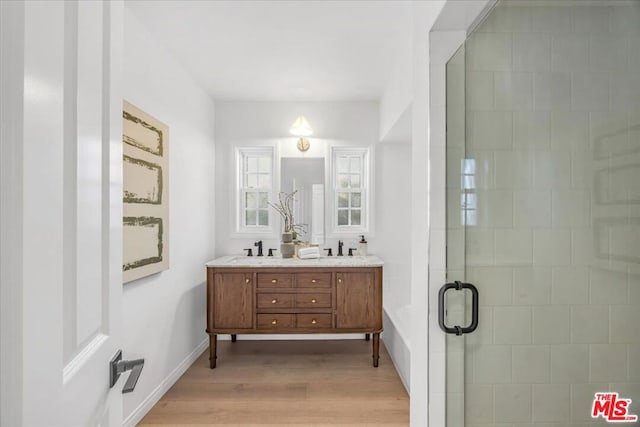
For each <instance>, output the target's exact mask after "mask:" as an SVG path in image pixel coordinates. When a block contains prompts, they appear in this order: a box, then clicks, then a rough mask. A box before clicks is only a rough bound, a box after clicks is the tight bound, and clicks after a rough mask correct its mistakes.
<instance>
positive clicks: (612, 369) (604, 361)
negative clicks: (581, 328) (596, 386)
mask: <svg viewBox="0 0 640 427" xmlns="http://www.w3.org/2000/svg"><path fill="white" fill-rule="evenodd" d="M589 380H590V381H591V382H626V381H627V380H628V378H627V346H626V345H624V344H591V345H590V346H589Z"/></svg>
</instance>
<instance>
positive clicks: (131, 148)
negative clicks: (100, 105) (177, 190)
mask: <svg viewBox="0 0 640 427" xmlns="http://www.w3.org/2000/svg"><path fill="white" fill-rule="evenodd" d="M122 119H123V124H122V145H123V167H122V174H123V186H122V187H123V202H124V203H123V221H122V223H123V227H122V228H123V236H122V237H123V239H122V240H123V242H122V243H123V252H122V254H123V257H122V258H123V260H122V274H123V282H124V283H127V282H131V281H132V280H136V279H139V278H141V277H145V276H148V275H150V274H155V273H158V272H160V271H163V270H167V269H168V268H169V127H168V126H167V125H166V124H164V123H162V122H161V121H160V120H158V119H156V118H155V117H153V116H150V115H149V114H147V113H145V112H144V111H142V110H141V109H139V108H137V107H135V106H133V105H131V104H130V103H128V102H126V101H124V105H123V109H122Z"/></svg>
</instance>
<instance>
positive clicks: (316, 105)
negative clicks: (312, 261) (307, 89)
mask: <svg viewBox="0 0 640 427" xmlns="http://www.w3.org/2000/svg"><path fill="white" fill-rule="evenodd" d="M301 114H302V115H304V116H305V117H306V118H307V120H308V121H309V123H310V124H311V127H312V128H313V130H314V134H313V136H311V137H310V138H309V141H310V143H311V148H310V150H309V151H308V152H307V153H300V152H299V151H298V150H297V149H296V148H295V145H296V138H295V137H294V136H292V135H290V134H289V129H290V127H291V125H292V124H293V121H294V120H295V118H296V117H297V116H298V115H301ZM215 123H216V126H215V128H216V132H215V134H216V187H215V188H216V206H217V207H218V209H217V216H216V256H223V255H232V254H236V255H240V254H242V253H243V251H242V249H243V248H249V247H253V243H254V242H255V240H257V239H258V238H260V239H262V240H263V242H264V247H265V249H266V248H269V247H271V248H279V247H280V241H279V237H278V236H275V235H274V236H272V238H263V237H259V236H249V237H248V238H244V237H238V236H234V227H235V225H234V224H235V222H234V215H235V199H234V197H235V196H234V194H235V193H234V191H235V190H234V182H235V181H234V174H235V171H234V160H233V159H234V157H233V156H234V147H235V146H251V145H259V144H277V145H278V146H279V151H280V154H281V156H283V157H295V156H297V157H325V156H326V155H327V146H328V144H337V145H338V144H343V145H345V144H348V145H355V146H370V145H373V144H375V143H376V142H377V140H378V104H377V103H376V102H299V103H298V102H248V101H243V102H240V101H217V102H216V120H215ZM327 165H328V156H327V157H326V158H325V167H326V166H327ZM374 221H375V219H374ZM343 240H345V247H357V245H356V244H357V239H356V236H355V235H354V236H353V238H350V239H343ZM327 245H330V246H331V247H333V248H334V252H337V240H336V239H328V240H327ZM330 246H325V247H330Z"/></svg>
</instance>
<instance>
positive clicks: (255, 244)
mask: <svg viewBox="0 0 640 427" xmlns="http://www.w3.org/2000/svg"><path fill="white" fill-rule="evenodd" d="M253 246H257V247H258V256H262V240H258V241H257V242H255V243H254V244H253Z"/></svg>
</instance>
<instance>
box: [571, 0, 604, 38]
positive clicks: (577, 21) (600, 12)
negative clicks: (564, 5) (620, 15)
mask: <svg viewBox="0 0 640 427" xmlns="http://www.w3.org/2000/svg"><path fill="white" fill-rule="evenodd" d="M571 10H572V12H573V31H575V32H577V33H590V34H591V33H606V32H608V31H609V29H610V20H611V17H610V13H611V8H609V7H603V6H600V7H595V6H594V7H572V8H571Z"/></svg>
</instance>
